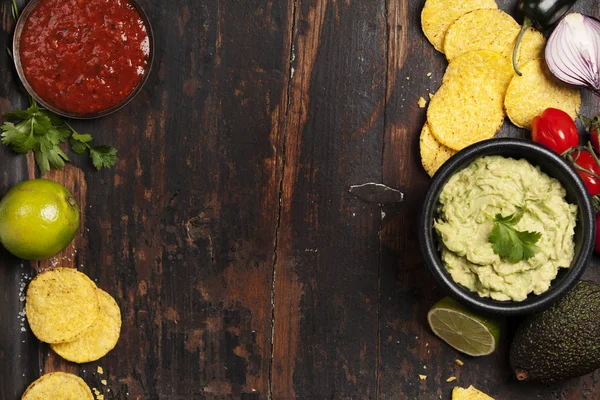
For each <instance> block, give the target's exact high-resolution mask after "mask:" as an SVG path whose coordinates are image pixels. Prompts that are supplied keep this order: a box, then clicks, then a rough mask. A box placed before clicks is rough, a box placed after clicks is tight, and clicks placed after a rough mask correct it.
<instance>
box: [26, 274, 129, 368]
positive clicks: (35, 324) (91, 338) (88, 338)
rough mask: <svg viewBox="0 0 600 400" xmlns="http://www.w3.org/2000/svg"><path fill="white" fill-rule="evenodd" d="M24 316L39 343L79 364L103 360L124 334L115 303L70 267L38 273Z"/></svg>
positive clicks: (89, 280) (29, 288) (28, 290)
mask: <svg viewBox="0 0 600 400" xmlns="http://www.w3.org/2000/svg"><path fill="white" fill-rule="evenodd" d="M25 313H26V315H27V321H28V322H29V326H30V327H31V330H32V332H33V334H34V335H35V336H36V337H37V338H38V339H39V340H41V341H42V342H46V343H50V345H51V347H52V349H53V350H54V351H55V352H56V353H57V354H58V355H60V356H61V357H63V358H64V359H66V360H69V361H73V362H76V363H85V362H91V361H96V360H98V359H100V358H102V357H104V356H105V355H106V354H107V353H108V352H109V351H111V350H112V349H113V348H114V347H115V346H116V344H117V342H118V340H119V335H120V332H121V311H120V309H119V306H118V305H117V303H116V301H115V300H114V299H113V298H112V297H111V296H110V295H109V294H108V293H106V292H104V291H103V290H101V289H99V288H98V287H97V286H96V284H95V283H94V282H93V281H92V280H91V279H90V278H88V277H87V276H86V275H85V274H83V273H81V272H79V271H77V270H75V269H71V268H56V269H52V270H48V271H45V272H42V273H40V274H38V275H37V276H36V277H35V278H34V279H33V280H32V281H31V283H30V284H29V287H28V289H27V296H26V304H25Z"/></svg>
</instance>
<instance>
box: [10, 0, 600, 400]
mask: <svg viewBox="0 0 600 400" xmlns="http://www.w3.org/2000/svg"><path fill="white" fill-rule="evenodd" d="M140 2H141V4H142V6H143V7H144V9H145V10H146V12H147V13H148V15H149V17H150V20H151V22H152V24H153V28H154V35H155V41H156V57H155V64H154V65H153V70H152V72H151V75H150V77H149V80H148V83H147V85H146V87H145V88H144V90H143V91H142V92H141V93H140V94H139V95H138V97H136V98H135V99H134V101H133V102H132V103H130V104H129V105H128V106H127V107H125V108H124V109H122V110H120V111H118V112H117V113H115V114H113V115H110V116H107V117H105V118H102V119H98V120H92V121H73V125H74V126H75V128H76V129H77V130H79V131H81V132H85V133H90V134H92V135H93V136H94V138H95V140H96V141H97V142H98V143H106V144H110V145H114V146H116V147H118V149H119V158H120V161H119V163H118V164H117V166H116V167H115V168H113V169H111V170H104V171H101V172H97V171H95V170H94V169H93V168H92V167H91V165H90V163H89V161H88V160H87V158H85V157H79V156H76V155H73V160H74V163H73V165H69V166H68V167H67V168H65V169H64V170H62V171H53V172H51V173H49V174H47V176H46V178H50V179H54V180H57V181H59V182H61V183H63V184H65V186H67V187H68V188H69V189H71V190H72V191H73V193H74V194H75V195H76V197H77V200H78V202H79V204H80V206H81V209H82V216H83V218H82V226H81V228H80V231H79V234H78V236H77V237H76V239H75V241H74V242H73V243H72V244H71V245H70V247H69V248H67V249H66V250H65V252H63V254H61V255H60V256H58V257H57V258H55V259H51V260H48V261H44V262H41V263H39V264H38V263H35V264H33V265H30V264H29V263H24V262H21V261H20V260H17V259H15V258H14V257H12V256H11V255H10V254H8V253H6V251H5V250H4V249H0V267H1V268H0V321H1V323H0V398H1V399H7V400H17V399H19V398H20V395H21V394H22V392H23V390H24V389H25V387H26V386H27V385H28V384H29V383H30V382H32V381H33V380H35V379H36V378H37V377H38V376H39V375H40V374H42V373H45V372H49V371H53V370H64V371H72V372H75V373H78V374H79V375H81V376H82V377H83V378H84V379H85V380H86V381H87V382H88V383H89V384H90V386H92V387H94V388H96V389H97V390H99V391H100V392H101V393H102V394H103V395H104V396H105V397H104V398H105V399H106V400H115V399H118V400H124V399H135V400H137V399H150V400H155V399H167V400H184V399H185V400H189V399H194V400H196V399H249V400H253V399H276V400H279V399H281V400H287V399H306V400H320V399H361V400H362V399H424V400H427V399H449V398H450V392H451V389H452V387H453V386H455V385H461V386H468V385H470V384H473V385H475V386H476V387H478V388H480V389H482V390H484V391H486V392H488V393H489V394H491V395H493V396H494V397H495V398H497V399H498V400H503V399H510V398H515V399H519V400H521V399H523V400H528V399H538V398H540V399H567V400H570V399H578V400H579V399H585V400H587V399H598V398H600V396H599V395H598V391H599V390H600V372H597V373H595V374H591V375H588V376H586V377H583V378H581V379H577V380H572V381H569V382H565V383H563V384H559V385H554V386H537V385H527V384H521V383H518V382H516V381H514V379H512V378H511V376H510V371H509V369H508V366H507V360H506V353H507V348H508V345H509V339H510V336H511V333H512V331H513V330H514V329H515V327H516V326H517V324H518V322H519V321H518V319H508V320H505V321H504V327H503V338H504V339H503V341H502V343H501V347H500V349H499V351H498V352H496V353H495V354H494V355H492V356H489V357H484V358H478V359H473V358H468V357H464V356H462V355H460V354H459V353H457V352H455V351H453V350H452V349H451V348H449V347H448V346H446V345H445V344H443V343H442V342H441V341H439V340H438V339H436V338H435V337H434V336H433V335H432V334H431V333H430V331H429V329H428V327H427V322H426V320H425V316H426V313H427V310H428V309H429V307H430V306H431V305H432V304H433V303H434V302H435V301H437V300H438V299H440V298H441V297H442V296H444V293H443V292H442V291H441V290H440V289H439V288H437V287H436V284H435V280H434V279H433V277H432V276H431V275H430V273H429V272H428V270H427V269H426V266H425V264H424V262H423V260H422V257H421V255H420V252H419V243H418V241H417V239H416V234H415V232H416V224H417V218H418V215H419V213H420V208H421V204H422V201H423V198H424V195H425V193H426V191H427V187H428V184H429V178H428V176H427V174H426V173H425V172H424V171H423V170H422V167H421V165H420V160H419V151H418V136H419V132H420V130H421V127H422V125H423V123H424V122H425V109H421V108H419V107H418V105H417V101H418V99H419V97H424V98H425V99H428V94H429V93H434V92H435V90H436V89H437V87H438V86H439V84H440V82H441V78H442V75H443V72H444V70H445V68H446V61H445V59H444V57H443V55H442V54H440V53H437V52H436V51H435V50H434V49H433V47H432V46H431V45H430V44H429V43H428V42H427V41H426V39H425V37H424V35H423V34H422V31H421V28H420V11H421V9H422V7H423V4H424V0H414V1H413V0H337V1H333V0H332V1H329V0H282V1H273V0H262V1H260V0H248V1H243V2H242V1H239V0H208V1H202V2H190V1H185V0H172V1H170V2H168V4H166V3H165V2H164V1H160V0H140ZM17 3H18V5H19V6H20V7H21V8H22V6H23V5H24V3H25V1H18V2H17ZM498 4H499V5H500V7H501V8H502V9H504V10H505V11H508V12H511V13H512V12H513V11H514V9H515V5H516V0H499V1H498ZM8 6H9V1H8V0H7V1H3V2H2V3H0V12H1V13H2V19H1V23H2V31H1V32H0V40H1V41H2V42H3V43H8V42H9V40H10V35H11V32H12V29H13V23H12V21H11V19H10V12H9V11H10V9H9V7H8ZM576 10H578V11H582V12H585V13H587V14H593V15H596V16H598V15H600V6H599V5H598V3H597V2H596V1H595V0H579V2H578V3H577V6H576ZM0 63H2V65H5V68H3V69H1V70H0V77H1V78H2V79H0V111H1V112H6V111H10V110H13V109H14V108H16V107H25V106H26V103H25V101H26V96H25V95H24V92H23V91H22V89H21V88H20V85H19V83H18V80H17V77H16V74H15V73H14V71H13V68H12V66H11V61H10V60H9V58H8V56H7V54H6V53H5V52H0ZM429 73H430V74H429ZM584 105H585V107H584V109H583V112H584V113H586V114H588V115H589V114H593V113H598V112H600V103H599V102H598V101H597V99H593V98H592V96H591V95H589V94H587V93H586V94H584ZM527 135H528V133H527V132H526V131H524V130H520V129H517V128H515V127H514V126H512V125H511V124H510V123H509V122H506V123H505V125H504V126H503V128H502V130H501V132H500V133H499V136H521V137H526V136H527ZM35 176H36V175H35V170H34V165H33V160H32V158H31V157H23V156H19V155H15V154H13V153H11V152H10V151H9V150H7V149H6V148H5V147H4V146H0V195H2V194H4V193H5V192H6V191H7V190H8V189H9V188H10V187H12V186H13V185H15V184H16V183H18V182H21V181H23V180H26V179H29V178H33V177H35ZM368 182H375V183H384V184H386V185H388V186H391V187H394V188H397V189H399V190H401V191H402V192H404V194H405V201H404V202H403V203H397V204H388V205H385V206H380V205H378V204H372V203H367V202H364V201H361V200H360V199H358V198H356V197H354V196H353V195H351V194H350V193H348V189H349V188H350V186H351V185H359V184H364V183H368ZM599 261H600V260H599V259H598V257H596V256H595V257H594V258H593V260H592V261H591V263H590V264H592V265H593V266H598V265H600V262H599ZM58 265H61V266H70V267H77V268H79V269H80V270H82V271H84V272H85V273H86V274H88V275H89V276H90V277H91V278H92V279H93V280H95V281H96V282H97V283H98V285H99V286H100V287H101V288H103V289H105V290H107V291H108V292H109V293H111V294H112V295H113V296H114V297H115V299H116V300H117V302H118V303H119V305H120V306H121V311H122V315H123V328H122V335H121V339H120V341H119V343H118V345H117V347H116V348H115V349H114V350H113V351H112V352H111V353H109V354H108V355H107V356H106V357H105V358H103V359H101V360H100V361H98V362H95V363H89V364H85V365H81V366H77V365H74V364H70V363H67V362H65V361H63V360H61V359H60V358H58V357H57V356H56V355H54V354H53V353H51V351H50V350H49V348H48V346H46V345H43V344H40V343H39V342H38V341H37V340H36V339H35V338H34V337H33V336H32V335H31V333H30V332H29V330H28V329H27V327H26V324H25V322H24V319H23V316H22V315H20V314H19V313H20V312H22V310H23V305H24V304H23V302H22V301H21V298H22V295H23V293H24V289H25V285H26V284H27V282H28V281H29V280H30V279H31V277H32V276H33V275H34V274H35V270H36V269H38V268H42V269H44V268H49V267H53V266H58ZM585 278H587V279H593V280H596V281H600V275H599V273H598V270H597V268H593V267H592V268H588V270H587V272H586V275H585ZM457 358H459V359H461V360H463V361H464V363H465V364H464V366H459V365H457V364H456V363H455V360H456V359H457ZM98 367H101V368H102V369H101V371H102V373H101V372H99V371H100V370H99V369H98ZM419 374H422V375H427V379H426V380H420V379H419V377H418V375H419ZM451 376H455V377H456V378H457V380H456V381H455V382H451V383H448V382H446V379H447V378H449V377H451ZM103 380H106V384H104V383H103V382H102V381H103Z"/></svg>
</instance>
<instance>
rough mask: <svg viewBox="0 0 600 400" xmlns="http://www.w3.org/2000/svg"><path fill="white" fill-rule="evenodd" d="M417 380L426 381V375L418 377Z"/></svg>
mask: <svg viewBox="0 0 600 400" xmlns="http://www.w3.org/2000/svg"><path fill="white" fill-rule="evenodd" d="M419 379H420V380H422V381H424V380H425V379H427V375H419Z"/></svg>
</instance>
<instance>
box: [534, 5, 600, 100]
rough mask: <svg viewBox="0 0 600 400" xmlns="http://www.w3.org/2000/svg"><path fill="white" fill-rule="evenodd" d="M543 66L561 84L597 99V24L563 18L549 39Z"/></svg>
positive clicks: (577, 17) (573, 15)
mask: <svg viewBox="0 0 600 400" xmlns="http://www.w3.org/2000/svg"><path fill="white" fill-rule="evenodd" d="M546 63H547V64H548V68H549V69H550V71H551V72H552V74H554V76H556V77H557V78H558V79H560V80H561V81H563V82H566V83H568V84H571V85H575V86H580V87H584V88H586V89H589V90H591V91H592V92H594V93H595V94H596V95H597V96H600V21H598V20H597V19H595V18H592V17H589V16H587V15H582V14H579V13H571V14H568V15H567V16H566V17H564V18H563V20H562V21H560V23H559V24H558V25H557V26H556V28H555V29H554V32H552V35H550V38H549V39H548V44H547V45H546Z"/></svg>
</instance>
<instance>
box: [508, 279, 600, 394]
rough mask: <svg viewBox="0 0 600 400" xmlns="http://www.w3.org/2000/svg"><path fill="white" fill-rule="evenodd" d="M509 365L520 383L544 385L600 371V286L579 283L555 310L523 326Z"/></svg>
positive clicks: (555, 306) (549, 310)
mask: <svg viewBox="0 0 600 400" xmlns="http://www.w3.org/2000/svg"><path fill="white" fill-rule="evenodd" d="M509 363H510V366H511V368H512V370H513V371H514V372H515V374H516V375H517V378H518V379H519V380H528V381H538V382H542V383H553V382H557V381H562V380H565V379H570V378H575V377H578V376H582V375H586V374H588V373H590V372H592V371H594V370H596V369H598V368H600V285H598V284H597V283H595V282H589V281H579V282H577V284H576V285H575V286H574V287H573V289H572V290H571V291H570V292H569V293H567V295H566V296H565V297H563V298H562V299H561V300H559V301H558V302H557V303H555V304H554V305H553V306H552V307H551V308H549V309H547V310H545V311H542V312H540V313H538V314H535V315H533V316H531V317H529V318H527V319H526V320H525V321H524V322H522V323H521V325H520V326H519V328H518V329H517V333H516V335H515V337H514V339H513V341H512V344H511V346H510V354H509Z"/></svg>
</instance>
